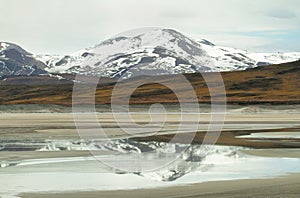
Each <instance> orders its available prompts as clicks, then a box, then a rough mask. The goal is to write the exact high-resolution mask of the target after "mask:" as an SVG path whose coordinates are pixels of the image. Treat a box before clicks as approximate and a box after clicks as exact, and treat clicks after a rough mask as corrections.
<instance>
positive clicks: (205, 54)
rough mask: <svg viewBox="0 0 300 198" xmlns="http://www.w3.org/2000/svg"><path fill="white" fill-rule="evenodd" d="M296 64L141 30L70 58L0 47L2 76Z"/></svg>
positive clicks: (289, 56) (288, 56)
mask: <svg viewBox="0 0 300 198" xmlns="http://www.w3.org/2000/svg"><path fill="white" fill-rule="evenodd" d="M299 59H300V52H298V53H297V52H294V53H251V52H248V51H245V50H240V49H235V48H229V47H220V46H216V45H215V44H213V43H212V42H210V41H207V40H205V39H202V40H200V41H195V40H193V39H191V38H189V37H187V36H185V35H183V34H181V33H179V32H177V31H175V30H172V29H160V28H142V29H137V30H132V31H128V32H125V33H121V34H119V35H117V36H115V37H113V38H111V39H108V40H105V41H103V42H101V43H100V44H98V45H95V46H93V47H89V48H86V49H83V50H80V51H78V52H76V53H73V54H70V55H32V54H30V53H28V52H27V51H25V50H24V49H22V48H21V47H20V46H17V45H15V44H12V43H7V42H0V77H3V76H12V75H39V74H63V73H69V74H85V75H96V76H103V77H122V78H129V77H133V76H138V75H162V74H179V73H194V72H199V71H200V72H210V71H233V70H244V69H248V68H253V67H257V66H264V65H270V64H279V63H285V62H292V61H296V60H299Z"/></svg>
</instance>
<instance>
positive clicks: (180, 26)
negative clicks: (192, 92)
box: [0, 0, 300, 54]
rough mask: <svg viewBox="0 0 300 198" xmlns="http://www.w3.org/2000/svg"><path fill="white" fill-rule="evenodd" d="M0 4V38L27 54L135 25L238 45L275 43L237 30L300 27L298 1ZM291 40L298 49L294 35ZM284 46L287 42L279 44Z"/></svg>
mask: <svg viewBox="0 0 300 198" xmlns="http://www.w3.org/2000/svg"><path fill="white" fill-rule="evenodd" d="M0 4H1V7H0V28H1V31H0V40H4V41H11V42H15V43H18V44H21V45H23V46H25V47H26V48H27V49H28V50H29V51H31V52H33V53H55V54H57V53H72V52H74V51H77V50H80V49H82V48H84V47H89V46H93V45H94V44H97V43H100V42H101V41H102V40H104V39H107V38H110V37H111V36H114V35H115V34H118V33H120V32H123V31H126V30H130V29H134V28H139V27H166V28H174V29H177V30H179V31H181V32H183V33H185V34H189V35H193V37H195V38H196V39H200V38H201V37H200V35H211V37H212V38H215V39H217V43H218V42H220V43H221V44H226V45H227V46H234V47H240V48H244V49H252V48H253V47H254V46H253V45H254V44H255V43H260V44H263V43H264V42H271V43H270V44H269V43H268V45H270V46H272V42H273V43H275V42H277V41H276V38H275V37H269V36H270V35H243V34H242V33H248V32H250V33H251V32H257V31H273V32H289V31H293V30H295V29H296V30H300V27H299V23H300V18H299V16H298V15H296V14H295V13H297V12H298V11H299V10H300V1H299V0H276V1H274V0H264V1H261V0H244V1H241V0H189V1H186V0H163V1H162V0H151V1H141V0H85V1H74V0H64V1H62V0H51V1H41V0H26V1H19V0H10V1H7V0H0ZM270 5H271V6H272V7H270ZM279 8H280V9H279ZM279 19H285V20H279ZM216 35H219V36H216ZM222 38H223V39H222ZM234 38H238V39H234ZM242 39H245V40H244V41H243V42H242ZM211 40H212V42H214V40H213V39H211ZM222 40H223V41H222ZM225 41H226V43H225ZM293 42H294V43H293V44H295V43H297V44H298V46H299V47H298V49H299V51H300V41H299V39H298V40H297V39H294V40H293ZM283 43H284V42H283ZM289 45H291V43H289V41H287V42H286V43H285V48H288V47H289ZM274 48H275V45H274Z"/></svg>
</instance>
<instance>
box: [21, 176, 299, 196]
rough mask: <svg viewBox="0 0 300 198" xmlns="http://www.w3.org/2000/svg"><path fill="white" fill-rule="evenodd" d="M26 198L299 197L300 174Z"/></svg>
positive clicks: (41, 194)
mask: <svg viewBox="0 0 300 198" xmlns="http://www.w3.org/2000/svg"><path fill="white" fill-rule="evenodd" d="M20 196H21V197H22V198H38V197H39V198H52V197H56V198H81V197H89V198H98V197H106V198H118V197H131V198H160V197H169V198H171V197H172V198H175V197H176V198H177V197H184V198H198V197H224V198H229V197H289V198H290V197H299V196H300V174H299V173H295V174H290V175H285V176H280V177H277V178H267V179H249V180H233V181H216V182H205V183H200V184H194V185H188V186H176V187H169V188H157V189H140V190H118V191H94V192H93V191H90V192H68V193H48V194H47V193H45V194H43V193H36V194H21V195H20Z"/></svg>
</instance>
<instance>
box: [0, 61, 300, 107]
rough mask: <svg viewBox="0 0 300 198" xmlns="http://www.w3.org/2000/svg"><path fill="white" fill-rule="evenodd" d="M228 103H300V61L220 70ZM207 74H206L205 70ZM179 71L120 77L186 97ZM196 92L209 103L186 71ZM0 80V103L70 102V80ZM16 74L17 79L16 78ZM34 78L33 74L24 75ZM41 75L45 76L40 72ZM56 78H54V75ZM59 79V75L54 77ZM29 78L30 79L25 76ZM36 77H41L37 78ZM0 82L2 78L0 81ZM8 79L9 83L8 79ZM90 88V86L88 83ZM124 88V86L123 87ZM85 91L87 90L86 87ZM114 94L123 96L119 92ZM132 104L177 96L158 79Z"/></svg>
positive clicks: (107, 84)
mask: <svg viewBox="0 0 300 198" xmlns="http://www.w3.org/2000/svg"><path fill="white" fill-rule="evenodd" d="M221 74H222V77H223V80H224V84H225V88H226V94H227V101H228V103H239V104H256V103H272V104H300V91H299V87H300V61H297V62H292V63H285V64H280V65H271V66H265V67H257V68H252V69H248V70H244V71H232V72H222V73H221ZM208 75H209V74H208ZM180 76H181V75H163V76H152V77H151V76H150V77H143V78H142V79H141V78H140V77H136V78H132V79H128V80H125V81H123V83H124V84H123V86H124V87H125V88H126V87H132V86H133V85H139V84H141V81H143V80H145V81H146V82H153V80H155V81H156V82H161V83H164V82H165V83H173V84H174V87H177V88H178V90H177V91H178V93H180V94H181V95H183V96H184V95H185V96H186V97H187V98H189V94H188V93H189V92H188V89H187V88H186V87H185V84H182V81H181V80H180ZM186 77H187V79H188V80H189V81H190V82H191V84H192V86H193V87H194V89H195V92H196V93H197V96H198V98H199V102H201V103H209V102H210V94H209V92H208V89H207V87H206V84H205V82H204V80H203V78H202V76H201V75H200V74H199V73H195V74H186ZM12 78H13V79H11V80H10V79H7V80H6V83H3V84H2V83H0V98H1V100H0V104H64V105H71V104H72V89H73V81H69V82H68V83H66V84H61V85H60V86H57V83H50V82H51V81H50V80H48V82H49V83H48V84H44V85H36V84H35V83H34V82H33V83H32V84H27V85H24V84H21V85H20V84H15V83H14V82H18V78H20V77H12ZM16 78H17V79H16ZM27 78H33V77H27ZM40 78H44V77H43V76H40ZM54 80H55V79H54ZM56 80H57V81H58V79H56ZM26 81H27V82H29V80H28V79H27V80H26ZM39 81H42V79H41V80H39ZM0 82H1V81H0ZM9 82H11V83H9ZM114 85H115V82H113V81H103V82H101V83H100V84H99V86H98V88H97V91H96V96H97V97H96V103H97V104H109V103H110V102H111V93H112V90H113V88H114ZM87 89H89V87H87ZM124 91H126V90H124ZM87 93H89V92H88V91H87ZM117 97H122V96H121V95H120V96H118V95H117ZM130 102H131V103H132V104H152V103H177V102H178V100H177V97H176V95H175V94H173V92H172V91H171V90H170V89H168V88H167V87H165V86H163V85H161V84H159V83H147V84H144V85H141V86H140V87H139V88H138V89H136V90H135V92H134V93H133V94H132V95H131V101H130Z"/></svg>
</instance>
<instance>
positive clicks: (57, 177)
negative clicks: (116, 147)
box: [0, 145, 300, 198]
mask: <svg viewBox="0 0 300 198" xmlns="http://www.w3.org/2000/svg"><path fill="white" fill-rule="evenodd" d="M169 146H170V147H172V146H173V145H169ZM194 149H196V150H197V148H194ZM210 149H211V150H210V152H209V153H208V154H207V156H206V157H205V158H203V159H200V160H194V161H188V160H187V155H188V154H191V152H187V153H184V155H185V157H183V158H181V159H179V160H178V161H177V162H176V163H175V165H172V166H168V167H163V168H161V169H159V170H156V171H153V172H139V173H126V172H117V171H116V170H113V169H111V168H109V167H107V166H106V165H104V164H103V163H101V162H99V161H98V160H96V159H95V158H93V157H72V158H51V159H50V158H45V159H32V160H22V161H19V162H17V164H16V165H15V166H11V167H6V168H0V178H1V179H0V192H1V196H2V198H5V197H15V195H17V194H19V193H22V192H47V191H48V192H62V191H96V190H118V189H137V188H156V187H167V186H174V185H186V184H193V183H200V182H206V181H218V180H233V179H248V178H264V177H274V176H277V175H283V174H288V173H292V172H299V171H300V167H299V163H300V159H297V158H296V159H291V158H263V157H255V156H250V155H244V154H241V153H240V152H239V150H241V149H243V148H240V147H227V146H214V147H213V148H210ZM196 150H191V151H193V152H192V153H195V151H196ZM114 157H115V156H113V155H103V156H99V157H98V159H101V158H102V159H103V160H104V159H109V160H111V159H114ZM153 160H156V158H153ZM104 161H105V160H104ZM128 163H129V164H131V163H132V162H131V161H130V160H129V161H128ZM173 171H177V174H174V172H173ZM172 174H173V175H172ZM180 174H181V175H180ZM166 178H167V179H169V180H168V181H167V180H164V179H166ZM174 178H175V179H174ZM172 179H174V180H172Z"/></svg>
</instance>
